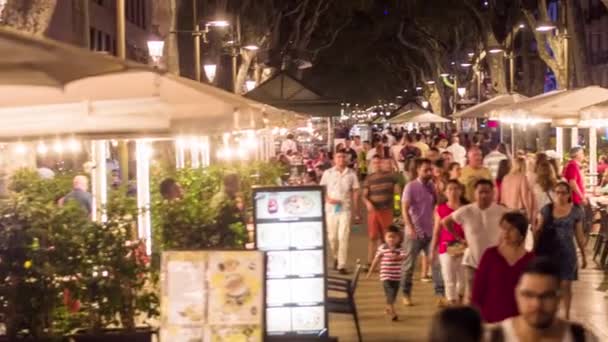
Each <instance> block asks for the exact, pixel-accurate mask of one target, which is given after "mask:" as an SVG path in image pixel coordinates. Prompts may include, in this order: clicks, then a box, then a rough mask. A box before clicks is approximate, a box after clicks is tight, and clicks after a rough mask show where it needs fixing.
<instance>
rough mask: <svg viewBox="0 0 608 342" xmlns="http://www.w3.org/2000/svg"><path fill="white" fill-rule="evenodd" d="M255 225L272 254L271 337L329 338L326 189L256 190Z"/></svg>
mask: <svg viewBox="0 0 608 342" xmlns="http://www.w3.org/2000/svg"><path fill="white" fill-rule="evenodd" d="M254 222H255V233H256V246H257V248H258V249H259V250H262V251H266V253H267V264H266V333H267V336H276V337H279V336H285V337H286V338H288V337H290V336H320V337H322V336H327V312H326V307H325V300H326V295H327V290H326V281H325V279H326V277H325V274H326V266H325V220H324V201H323V188H322V187H316V186H315V187H278V188H259V189H255V190H254Z"/></svg>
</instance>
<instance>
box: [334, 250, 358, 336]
mask: <svg viewBox="0 0 608 342" xmlns="http://www.w3.org/2000/svg"><path fill="white" fill-rule="evenodd" d="M360 274H361V261H360V260H357V266H356V267H355V273H354V274H353V277H352V279H346V278H341V277H334V276H328V277H327V289H328V290H330V291H334V292H338V293H341V294H343V295H344V296H343V297H328V298H327V302H326V303H327V311H328V312H332V313H338V314H349V315H353V318H354V320H355V327H356V328H357V336H358V337H359V342H362V341H363V340H362V338H361V328H360V327H359V316H358V315H357V306H356V305H355V291H356V290H357V283H358V282H359V275H360Z"/></svg>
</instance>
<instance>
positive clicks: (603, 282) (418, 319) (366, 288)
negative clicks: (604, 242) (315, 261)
mask: <svg viewBox="0 0 608 342" xmlns="http://www.w3.org/2000/svg"><path fill="white" fill-rule="evenodd" d="M366 243H367V240H366V238H365V232H364V231H362V230H361V229H359V231H356V232H354V233H353V234H352V235H351V245H350V246H351V251H350V253H349V254H350V257H351V260H352V261H351V265H354V263H355V260H356V259H361V261H362V262H365V260H366V254H367V245H366ZM589 245H590V246H592V245H593V241H590V243H589ZM590 265H591V267H590V269H587V270H582V271H581V273H580V280H579V281H578V282H576V283H575V289H574V293H575V294H574V303H573V309H572V318H573V319H574V320H576V321H579V322H581V323H584V324H585V325H586V326H588V327H589V328H591V329H592V330H593V331H594V332H595V333H596V334H597V335H598V337H600V341H608V324H607V323H608V298H607V297H606V295H607V292H606V290H607V289H608V274H606V273H604V272H601V271H599V270H597V269H596V268H595V263H593V262H590ZM419 276H420V273H419V272H416V274H415V277H416V278H419ZM412 299H413V301H414V304H415V305H414V306H413V307H409V308H406V307H404V306H402V305H400V299H399V305H398V307H397V310H398V313H399V317H400V321H399V322H391V321H390V320H389V319H388V318H387V317H386V316H385V315H384V294H383V291H382V287H381V284H380V282H379V280H378V279H377V277H376V276H374V277H373V279H372V278H370V279H365V277H364V276H363V277H361V280H360V283H359V287H358V289H357V293H356V303H357V308H358V311H359V322H360V324H361V330H362V333H363V341H365V342H376V341H378V342H392V341H425V340H426V336H427V333H428V330H429V325H430V321H431V318H432V316H433V314H434V313H435V312H436V310H437V309H436V307H435V298H434V296H433V292H432V285H431V284H429V283H422V282H420V281H415V283H414V290H413V294H412ZM329 320H330V334H331V335H332V336H335V337H338V338H339V341H340V342H351V341H352V342H356V341H357V333H356V330H355V324H354V321H353V319H352V316H349V315H337V314H330V319H329Z"/></svg>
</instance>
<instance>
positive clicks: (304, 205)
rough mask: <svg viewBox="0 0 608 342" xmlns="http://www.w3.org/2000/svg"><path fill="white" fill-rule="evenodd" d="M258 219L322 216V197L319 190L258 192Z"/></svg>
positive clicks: (256, 198)
mask: <svg viewBox="0 0 608 342" xmlns="http://www.w3.org/2000/svg"><path fill="white" fill-rule="evenodd" d="M255 200H256V217H257V219H258V220H259V219H289V218H307V217H321V216H322V213H321V211H322V208H323V203H322V198H321V196H319V192H318V191H312V190H311V191H307V190H302V191H297V192H296V191H284V192H258V193H257V194H256V197H255Z"/></svg>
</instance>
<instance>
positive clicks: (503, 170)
mask: <svg viewBox="0 0 608 342" xmlns="http://www.w3.org/2000/svg"><path fill="white" fill-rule="evenodd" d="M510 171H511V160H510V159H503V160H501V161H500V163H498V171H497V172H496V178H495V179H494V184H495V185H496V202H497V203H500V200H501V197H502V196H501V191H502V181H503V179H505V176H506V175H508V174H509V172H510Z"/></svg>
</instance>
